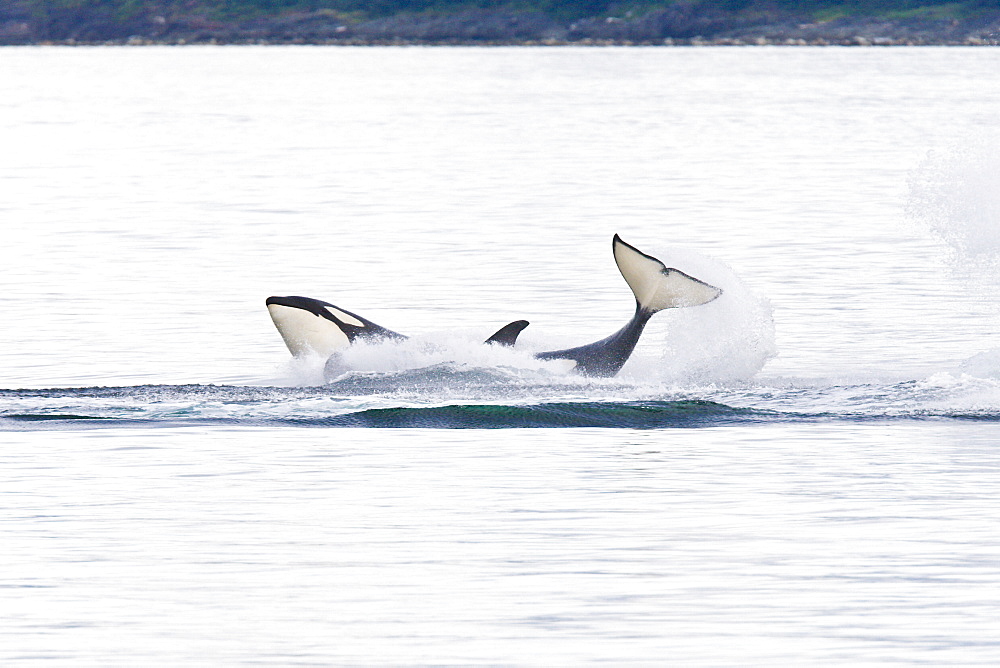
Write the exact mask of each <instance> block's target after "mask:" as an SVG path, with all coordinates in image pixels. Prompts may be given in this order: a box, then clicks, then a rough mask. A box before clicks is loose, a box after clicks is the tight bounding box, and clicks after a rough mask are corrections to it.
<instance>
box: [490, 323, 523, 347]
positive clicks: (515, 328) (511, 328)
mask: <svg viewBox="0 0 1000 668" xmlns="http://www.w3.org/2000/svg"><path fill="white" fill-rule="evenodd" d="M527 326H528V321H527V320H515V321H514V322H512V323H510V324H509V325H504V326H503V327H501V328H500V329H498V330H497V333H496V334H494V335H493V336H491V337H490V338H488V339H486V343H495V344H497V345H500V346H512V345H514V342H515V341H517V336H518V334H520V333H521V330H523V329H524V328H525V327H527Z"/></svg>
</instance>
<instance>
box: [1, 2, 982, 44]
mask: <svg viewBox="0 0 1000 668" xmlns="http://www.w3.org/2000/svg"><path fill="white" fill-rule="evenodd" d="M19 44H20V45H27V44H70V45H72V44H81V45H86V44H109V45H145V44H172V45H173V44H176V45H181V44H339V45H484V46H489V45H564V44H576V45H677V46H684V45H693V46H698V45H843V46H896V45H969V46H995V45H998V44H1000V11H998V12H995V13H989V14H982V15H979V16H977V17H975V18H966V19H944V18H931V17H912V18H896V19H885V18H875V17H842V18H835V19H832V20H827V21H815V20H811V19H809V18H806V17H803V16H799V15H795V14H792V13H778V12H773V13H759V14H755V15H733V14H727V13H724V12H720V11H716V10H712V9H711V8H705V7H703V6H700V5H674V6H672V7H671V8H669V9H664V10H659V11H654V12H651V13H648V14H644V15H641V16H634V17H633V16H628V15H626V16H624V17H594V18H587V19H580V20H576V21H571V22H561V21H558V20H556V19H554V18H552V17H549V16H547V15H544V14H540V13H532V12H513V11H488V10H477V11H464V12H457V13H450V14H401V15H395V16H390V17H385V18H378V19H374V20H368V21H352V20H350V18H349V17H345V16H342V15H339V14H338V13H336V12H332V11H323V10H321V11H316V12H294V13H284V14H279V15H274V16H267V17H262V18H256V19H252V20H232V21H226V20H221V19H217V18H210V17H207V16H203V15H198V14H190V15H185V14H177V15H171V16H163V15H159V14H155V13H139V14H137V15H135V16H133V17H130V18H129V19H127V20H123V19H122V18H121V17H117V16H112V15H110V14H108V15H103V14H102V13H101V12H100V11H99V10H94V9H91V10H89V11H82V10H81V11H73V10H67V11H66V12H64V13H59V14H53V15H48V16H43V17H39V16H37V15H30V14H26V13H24V12H20V13H19V12H18V5H17V4H16V3H4V4H0V45H19Z"/></svg>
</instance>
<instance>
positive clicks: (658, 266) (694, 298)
mask: <svg viewBox="0 0 1000 668" xmlns="http://www.w3.org/2000/svg"><path fill="white" fill-rule="evenodd" d="M612 247H613V250H614V255H615V263H616V264H617V265H618V269H619V271H621V272H622V276H624V277H625V282H626V283H628V286H629V287H630V288H632V294H634V295H635V301H636V302H637V303H638V304H639V308H640V309H641V310H644V311H646V312H648V313H651V314H652V313H656V312H657V311H662V310H663V309H666V308H680V307H683V306H698V305H700V304H707V303H708V302H710V301H712V300H713V299H715V298H716V297H718V296H719V295H721V294H722V290H720V289H719V288H717V287H715V286H713V285H709V284H708V283H705V282H704V281H699V280H698V279H697V278H694V277H693V276H688V275H687V274H685V273H684V272H683V271H681V270H679V269H672V268H669V267H667V266H666V265H664V264H663V263H662V262H660V261H659V260H657V259H656V258H655V257H653V256H652V255H646V254H645V253H643V252H642V251H640V250H639V249H638V248H636V247H635V246H631V245H629V244H627V243H625V242H624V241H622V239H621V237H619V236H618V235H617V234H616V235H615V238H614V240H613V241H612Z"/></svg>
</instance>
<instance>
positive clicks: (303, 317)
mask: <svg viewBox="0 0 1000 668" xmlns="http://www.w3.org/2000/svg"><path fill="white" fill-rule="evenodd" d="M265 303H266V304H267V311H268V313H270V314H271V320H272V321H273V322H274V326H275V327H277V328H278V333H279V334H281V338H282V339H283V340H284V342H285V345H286V346H288V350H289V352H291V353H292V355H294V356H295V357H302V356H304V355H310V354H313V355H322V356H324V357H329V356H330V355H331V354H333V353H334V352H336V351H337V350H340V349H341V348H346V347H347V346H349V345H351V344H352V343H353V342H355V341H357V340H377V339H405V338H406V337H405V336H403V335H402V334H397V333H396V332H394V331H392V330H390V329H386V328H385V327H382V326H380V325H376V324H375V323H374V322H372V321H371V320H368V319H366V318H362V317H361V316H360V315H358V314H357V313H351V312H350V311H345V310H344V309H342V308H338V307H336V306H334V305H333V304H330V303H328V302H324V301H320V300H318V299H311V298H309V297H268V298H267V301H266V302H265Z"/></svg>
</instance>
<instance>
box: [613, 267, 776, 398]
mask: <svg viewBox="0 0 1000 668" xmlns="http://www.w3.org/2000/svg"><path fill="white" fill-rule="evenodd" d="M654 255H656V256H657V257H659V258H660V260H661V261H663V262H664V263H665V264H666V265H667V266H671V267H676V268H678V269H680V270H682V271H684V272H686V273H689V274H691V275H692V276H696V277H698V278H699V279H701V280H703V281H706V282H708V283H711V284H712V285H715V286H717V287H719V288H722V291H723V293H722V295H721V296H720V297H719V298H718V299H716V300H715V301H713V302H710V303H708V304H705V305H704V306H698V307H693V308H681V309H671V310H668V311H664V312H662V313H660V314H658V315H657V316H655V318H656V319H657V320H654V323H659V324H658V325H657V327H658V329H659V331H660V335H659V336H658V337H657V336H655V333H654V332H650V333H653V334H654V336H652V337H650V341H649V342H648V343H647V344H646V345H645V346H644V349H645V350H644V351H643V352H644V356H645V355H649V354H650V347H651V346H654V345H655V346H656V349H655V350H654V351H653V352H654V353H655V355H656V356H655V360H654V361H653V364H652V365H650V364H649V363H648V362H647V363H645V364H642V363H641V361H640V360H641V359H642V358H637V359H636V360H635V364H631V363H630V365H629V367H627V368H626V369H627V371H628V372H629V373H631V374H632V375H638V374H640V373H641V374H646V373H649V372H650V371H652V373H653V374H654V376H655V378H657V379H658V380H660V381H661V382H667V383H691V382H695V383H731V382H738V381H745V380H749V379H750V378H752V377H753V376H754V375H756V374H757V373H758V372H759V371H760V370H761V369H762V368H764V365H765V364H767V362H768V360H770V359H772V358H773V357H775V355H777V346H776V345H775V330H774V319H773V317H772V311H773V309H772V307H771V303H770V301H768V300H767V299H766V298H764V297H761V296H759V295H757V294H755V293H754V292H753V290H752V289H751V288H750V287H749V286H748V285H747V284H746V283H745V282H744V281H743V280H742V279H741V278H740V277H739V276H738V275H737V274H736V272H735V271H734V270H733V269H732V268H731V267H729V266H728V265H726V264H725V263H723V262H721V261H719V260H716V259H713V258H710V257H706V256H704V255H702V254H700V253H698V252H696V251H693V250H689V249H684V248H670V249H667V250H664V251H656V250H654ZM650 366H652V367H653V368H652V369H650Z"/></svg>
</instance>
